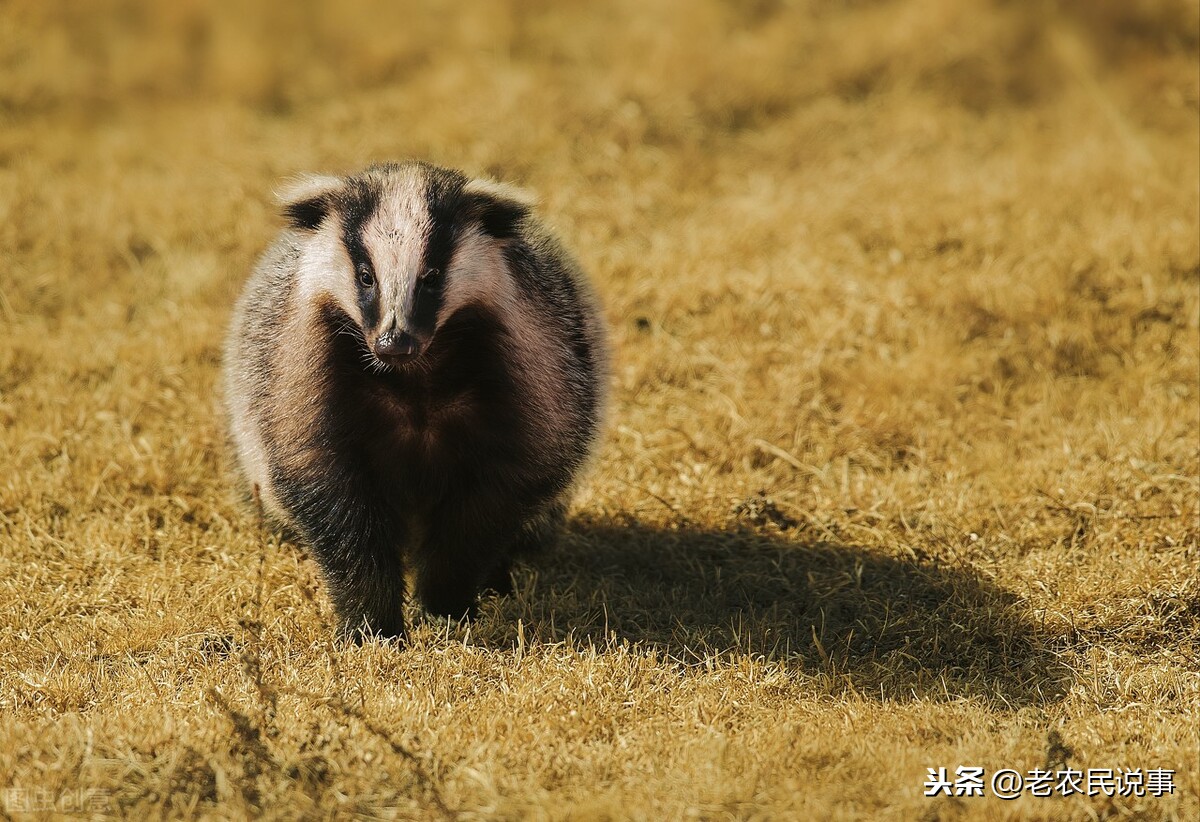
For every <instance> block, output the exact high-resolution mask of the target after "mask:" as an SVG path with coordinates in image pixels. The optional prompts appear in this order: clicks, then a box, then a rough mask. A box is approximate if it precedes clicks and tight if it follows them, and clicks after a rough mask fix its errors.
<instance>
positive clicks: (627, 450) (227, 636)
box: [0, 0, 1200, 820]
mask: <svg viewBox="0 0 1200 822" xmlns="http://www.w3.org/2000/svg"><path fill="white" fill-rule="evenodd" d="M1198 49H1200V4H1198V3H1197V0H1182V1H1181V2H1180V1H1177V0H1057V2H1055V1H1054V0H1048V1H1047V2H1032V0H1031V1H1030V2H1018V0H910V1H908V2H902V1H901V0H842V2H835V1H834V0H796V2H786V1H785V0H746V1H745V2H737V1H736V0H726V1H725V2H720V1H719V0H691V2H666V1H665V0H616V2H610V3H586V2H547V0H540V1H539V2H516V0H513V1H512V2H493V3H477V4H465V3H452V2H449V0H438V2H432V3H423V4H399V3H391V4H379V5H377V6H375V5H371V4H367V3H363V2H349V3H339V4H336V5H335V4H319V3H315V2H297V3H282V2H280V3H276V4H275V5H273V6H269V7H268V6H262V5H259V4H256V3H251V2H244V3H229V2H226V3H203V2H186V3H185V2H178V3H166V2H164V3H149V2H146V3H131V2H113V1H110V0H104V1H103V2H101V1H100V0H97V1H96V2H87V3H82V2H80V3H67V2H32V1H30V2H23V1H21V0H9V2H6V3H2V4H0V329H2V333H0V600H2V603H3V604H2V605H0V718H2V722H0V816H7V817H10V818H14V819H32V818H54V817H62V816H66V817H70V816H79V815H86V816H92V817H102V818H107V817H118V818H126V819H132V820H142V819H157V818H170V819H174V818H205V819H241V818H246V817H257V816H263V817H267V818H273V819H325V818H329V819H341V818H366V819H393V818H399V819H410V818H413V819H427V818H428V819H437V818H457V819H464V820H471V819H579V820H591V819H596V820H599V819H646V820H657V819H706V820H708V819H711V820H723V819H798V820H806V819H839V820H840V819H920V820H935V819H938V820H940V819H945V820H951V819H971V820H992V819H1000V820H1003V819H1021V820H1034V819H1037V820H1041V819H1053V820H1058V819H1079V820H1098V819H1147V820H1158V819H1179V820H1194V819H1196V818H1198V817H1200V578H1198V577H1200V546H1198V541H1200V524H1198V519H1200V487H1198V473H1200V465H1198V450H1200V385H1198V379H1200V330H1198V324H1200V51H1198ZM405 157H420V158H425V159H429V160H432V161H435V162H438V163H441V164H445V165H451V166H457V167H460V168H463V169H466V170H468V171H469V172H472V173H476V174H491V175H494V176H498V177H501V178H503V179H506V180H511V181H514V182H517V183H519V184H522V185H524V186H527V187H529V188H531V189H533V190H535V191H537V192H538V193H539V195H540V197H541V201H542V207H541V208H542V213H543V214H544V215H546V217H547V218H548V220H549V222H550V223H551V224H553V225H554V226H556V227H557V228H558V229H559V230H560V231H561V233H562V234H563V235H564V236H565V237H566V238H567V240H568V242H569V244H570V245H571V246H572V247H573V248H574V249H575V250H576V251H577V253H578V255H579V257H580V259H581V260H582V261H583V262H584V264H585V266H586V267H587V269H588V270H589V271H590V272H591V273H592V275H593V276H594V278H595V281H596V284H597V288H598V290H599V292H600V294H601V296H602V298H603V301H604V304H605V308H606V316H607V319H608V322H609V325H610V328H611V335H612V340H613V345H614V351H615V357H614V366H613V374H612V385H613V390H612V407H611V413H610V417H609V423H608V428H607V431H606V434H605V437H604V440H603V448H602V451H601V453H600V456H599V459H598V461H597V464H596V466H595V468H594V470H593V471H592V473H591V474H590V475H589V476H588V479H587V480H586V481H585V483H584V485H583V488H582V490H581V493H580V494H579V496H578V498H577V500H576V504H575V507H574V509H573V511H572V516H571V520H570V525H569V529H568V532H567V533H566V535H565V536H564V538H563V540H562V542H561V544H560V545H559V546H558V547H557V548H556V549H555V550H553V551H552V552H550V553H549V554H547V555H545V556H543V557H542V558H540V559H538V560H537V561H535V562H533V563H531V564H528V565H525V566H522V567H521V568H520V569H519V571H518V573H517V575H516V589H517V590H516V593H515V594H514V595H513V596H511V597H509V598H506V599H495V598H492V599H487V600H485V601H484V603H483V607H482V610H481V615H480V617H479V619H477V620H476V621H475V622H474V623H472V624H470V625H453V626H450V625H447V624H445V623H441V624H439V623H438V622H437V621H435V620H433V619H431V618H427V617H422V616H421V615H419V614H416V613H413V614H412V620H413V623H414V626H415V627H414V630H413V631H412V632H411V637H410V641H409V644H408V645H407V646H406V647H398V646H396V645H395V644H390V643H387V642H378V641H372V642H368V643H366V644H365V645H363V646H361V647H358V646H354V645H349V644H344V643H342V642H339V641H335V640H334V638H333V631H332V623H333V619H332V613H331V609H330V605H329V602H328V600H327V598H326V595H325V592H324V589H323V584H322V582H321V579H320V577H319V574H318V573H317V570H316V566H315V565H314V563H313V562H312V561H311V560H310V559H309V558H308V557H307V556H306V555H305V552H304V548H303V546H302V545H297V544H293V543H292V542H289V541H287V540H286V539H283V538H281V537H280V536H278V535H275V534H272V533H270V532H269V531H268V530H266V529H264V528H262V527H261V526H260V523H259V519H258V517H257V515H256V512H255V511H254V509H253V506H251V505H249V504H247V503H245V502H244V501H243V500H242V499H240V498H239V496H238V493H237V491H236V486H235V483H234V481H233V478H232V476H231V470H232V466H231V460H230V457H229V455H228V453H227V452H226V450H225V442H224V432H223V423H222V418H221V415H220V397H219V391H218V389H219V385H220V380H219V372H220V357H221V346H222V338H223V334H224V329H225V325H226V323H227V320H228V317H229V314H230V309H231V306H232V303H233V300H234V299H235V297H236V295H237V293H238V292H239V289H240V286H241V284H242V282H243V281H244V279H245V277H246V276H247V274H248V272H249V270H250V268H251V266H252V265H253V262H254V260H255V258H256V256H257V255H258V254H259V253H260V252H261V251H262V250H263V249H264V248H265V246H266V245H267V244H268V242H269V241H270V239H271V237H272V236H273V235H274V233H275V232H276V231H277V230H278V229H279V228H280V226H281V224H282V221H281V219H280V218H279V216H278V215H277V213H276V206H275V204H274V201H273V191H274V190H276V189H277V188H278V186H279V185H280V183H281V181H283V180H285V179H286V178H287V177H289V176H290V175H293V174H295V173H297V172H302V171H334V172H343V171H353V170H356V169H358V168H360V167H362V166H364V165H366V164H368V163H370V162H373V161H378V160H385V159H399V158H405ZM959 766H963V767H982V768H984V769H985V778H984V783H985V787H986V790H985V795H984V796H982V797H979V796H972V795H964V796H956V795H951V796H947V795H945V792H942V793H940V794H939V795H936V796H932V797H926V796H924V792H925V783H926V781H927V780H929V779H930V775H929V769H930V768H934V769H935V770H936V769H937V768H939V767H945V768H947V770H948V774H949V778H950V780H951V781H956V782H957V781H958V777H957V776H956V773H955V769H956V768H958V767H959ZM1002 768H1012V769H1014V770H1016V771H1018V772H1019V773H1021V774H1023V775H1027V774H1028V772H1029V771H1031V770H1034V769H1042V770H1048V771H1052V772H1054V773H1055V774H1061V773H1063V772H1068V773H1069V770H1068V769H1077V770H1079V771H1080V772H1081V773H1087V772H1089V771H1095V770H1097V769H1103V768H1112V769H1118V768H1120V769H1142V772H1143V776H1144V775H1145V774H1146V772H1148V771H1149V770H1150V769H1156V770H1160V771H1161V770H1173V771H1174V772H1175V773H1174V776H1173V780H1174V792H1173V793H1169V794H1164V795H1162V796H1153V795H1151V793H1150V792H1148V791H1147V792H1145V795H1144V796H1139V795H1138V791H1136V790H1135V789H1134V784H1133V778H1132V777H1130V778H1129V780H1128V782H1126V781H1125V776H1126V775H1125V774H1124V773H1122V774H1121V777H1122V782H1121V783H1120V785H1121V787H1122V788H1123V789H1125V788H1127V789H1128V790H1126V793H1127V794H1128V795H1121V793H1120V791H1116V792H1114V791H1113V790H1103V789H1098V790H1097V791H1096V792H1095V795H1093V796H1088V795H1086V792H1084V793H1080V792H1074V793H1071V791H1070V788H1069V786H1068V787H1065V788H1062V789H1061V790H1058V789H1056V790H1055V791H1054V792H1053V793H1054V795H1052V796H1049V797H1042V796H1036V795H1033V794H1032V793H1030V792H1029V791H1028V790H1026V791H1025V792H1024V793H1023V794H1022V795H1021V796H1020V797H1018V798H1016V799H1013V800H1005V799H1001V798H998V797H997V796H995V795H994V792H993V787H992V783H991V777H992V776H993V774H994V773H995V772H996V771H997V770H998V769H1002ZM1056 778H1057V777H1056ZM959 787H960V788H961V787H962V785H961V784H960V785H959ZM951 793H953V791H951ZM1111 793H1115V794H1116V795H1111V796H1110V795H1109V794H1111ZM1064 794H1069V795H1064Z"/></svg>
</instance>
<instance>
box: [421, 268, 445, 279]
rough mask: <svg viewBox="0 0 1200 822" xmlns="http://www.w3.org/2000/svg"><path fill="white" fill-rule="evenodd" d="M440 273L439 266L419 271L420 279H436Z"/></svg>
mask: <svg viewBox="0 0 1200 822" xmlns="http://www.w3.org/2000/svg"><path fill="white" fill-rule="evenodd" d="M441 273H442V270H441V269H440V268H427V269H425V270H424V271H422V272H421V279H422V280H436V279H437V278H438V277H439V276H440V275H441Z"/></svg>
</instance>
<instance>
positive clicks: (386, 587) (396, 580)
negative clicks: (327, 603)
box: [316, 540, 405, 642]
mask: <svg viewBox="0 0 1200 822" xmlns="http://www.w3.org/2000/svg"><path fill="white" fill-rule="evenodd" d="M316 554H317V562H318V563H319V564H320V565H321V570H322V572H323V573H324V576H325V581H326V584H327V585H328V586H329V594H330V598H331V599H332V600H333V606H334V610H335V611H336V612H337V620H338V631H339V633H340V634H341V635H342V636H344V637H348V638H351V639H353V640H354V641H355V642H361V641H362V640H363V639H364V638H366V637H369V636H372V635H375V634H378V635H380V636H383V637H398V638H400V639H403V638H404V637H405V625H404V567H403V565H402V564H401V562H400V558H399V555H398V554H399V551H398V547H397V546H396V545H391V546H387V547H383V546H378V545H376V544H374V543H372V542H366V543H363V542H357V541H354V540H350V541H349V542H348V543H347V544H344V545H341V546H337V547H334V546H325V547H320V546H319V544H318V547H317V550H316Z"/></svg>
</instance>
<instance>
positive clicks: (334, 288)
mask: <svg viewBox="0 0 1200 822" xmlns="http://www.w3.org/2000/svg"><path fill="white" fill-rule="evenodd" d="M296 278H297V283H296V284H297V286H298V288H297V292H298V296H299V298H300V304H301V305H306V306H315V305H317V304H318V303H319V302H320V301H321V298H322V297H324V296H328V297H332V298H333V301H334V302H335V303H337V305H338V307H339V308H341V309H342V310H343V311H345V312H346V314H348V315H349V316H350V318H351V319H353V320H354V322H355V323H357V324H358V325H359V326H361V325H362V312H361V311H360V309H359V307H358V294H357V292H356V291H355V285H354V266H353V265H352V263H351V262H350V255H349V254H348V253H347V252H346V246H345V245H344V244H343V243H342V221H341V220H339V219H337V218H336V216H335V218H334V219H329V220H326V221H325V223H324V225H323V226H322V227H321V228H320V229H318V230H317V231H316V232H314V233H313V234H311V235H309V236H307V237H305V238H304V239H303V240H301V243H300V262H299V265H298V267H297V271H296Z"/></svg>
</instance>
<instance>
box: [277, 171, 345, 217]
mask: <svg viewBox="0 0 1200 822" xmlns="http://www.w3.org/2000/svg"><path fill="white" fill-rule="evenodd" d="M345 185H346V181H345V180H344V179H342V178H341V177H334V176H333V175H329V174H305V175H304V176H301V177H297V178H295V179H294V180H290V181H289V182H288V183H286V184H285V185H284V187H283V188H281V189H280V190H279V191H278V192H276V195H275V196H276V197H277V198H278V199H279V202H280V204H281V205H282V206H283V216H285V217H287V219H288V222H289V223H290V224H291V226H292V228H296V229H299V230H301V231H315V230H316V229H317V228H318V227H320V225H321V222H322V221H323V220H324V219H325V217H326V215H328V214H329V210H330V208H332V207H333V201H334V197H335V196H336V195H337V193H338V192H339V191H341V190H342V189H343V188H344V187H345Z"/></svg>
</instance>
